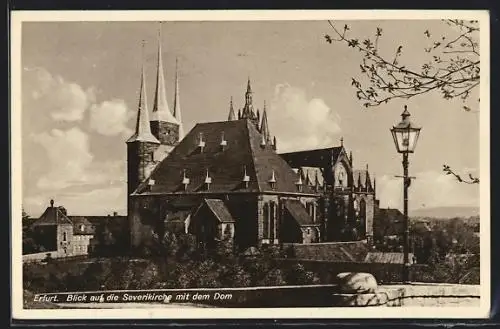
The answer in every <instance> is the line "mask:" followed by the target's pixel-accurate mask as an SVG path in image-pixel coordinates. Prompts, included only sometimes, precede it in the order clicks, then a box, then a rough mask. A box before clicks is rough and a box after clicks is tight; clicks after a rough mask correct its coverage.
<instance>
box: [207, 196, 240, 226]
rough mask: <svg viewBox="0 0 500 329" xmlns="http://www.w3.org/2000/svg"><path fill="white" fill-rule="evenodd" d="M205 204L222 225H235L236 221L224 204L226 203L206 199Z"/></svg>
mask: <svg viewBox="0 0 500 329" xmlns="http://www.w3.org/2000/svg"><path fill="white" fill-rule="evenodd" d="M205 203H206V204H207V206H208V208H209V209H210V211H211V212H212V213H213V214H214V215H215V217H217V218H218V219H219V220H220V221H221V223H234V221H235V220H234V218H233V216H231V213H230V212H229V210H228V209H227V207H226V205H225V204H224V201H222V200H219V199H205Z"/></svg>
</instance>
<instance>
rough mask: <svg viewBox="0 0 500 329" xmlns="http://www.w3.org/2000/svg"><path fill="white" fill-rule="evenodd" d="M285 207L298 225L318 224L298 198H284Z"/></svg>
mask: <svg viewBox="0 0 500 329" xmlns="http://www.w3.org/2000/svg"><path fill="white" fill-rule="evenodd" d="M285 207H286V209H287V210H288V212H289V213H290V215H291V216H292V217H293V218H294V219H295V220H296V221H297V223H298V224H299V225H300V226H310V225H319V224H316V223H314V222H313V220H312V218H311V216H309V214H308V213H307V211H306V209H305V208H304V206H303V205H302V203H301V202H300V201H299V200H286V201H285Z"/></svg>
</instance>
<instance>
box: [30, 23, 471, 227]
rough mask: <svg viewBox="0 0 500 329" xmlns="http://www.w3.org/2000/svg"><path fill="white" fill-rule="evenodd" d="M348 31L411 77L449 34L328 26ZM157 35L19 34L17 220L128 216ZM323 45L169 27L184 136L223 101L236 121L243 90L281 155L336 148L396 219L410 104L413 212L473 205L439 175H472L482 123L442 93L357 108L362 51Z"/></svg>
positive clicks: (260, 33) (273, 26)
mask: <svg viewBox="0 0 500 329" xmlns="http://www.w3.org/2000/svg"><path fill="white" fill-rule="evenodd" d="M345 23H347V24H348V25H349V26H350V28H351V33H353V35H356V36H359V37H361V38H363V37H367V36H372V35H374V33H375V30H376V27H381V28H382V30H383V37H382V39H381V41H380V51H381V52H382V53H385V54H391V53H392V51H393V50H394V49H395V48H397V46H398V45H400V44H402V45H403V46H404V48H403V55H402V59H401V62H405V63H407V66H408V67H417V68H418V67H420V66H421V65H422V63H423V62H424V56H426V54H425V52H424V50H423V49H424V47H426V46H428V39H426V38H425V37H424V31H425V30H430V31H432V33H435V34H436V35H439V34H447V33H448V34H449V33H454V31H450V28H449V27H448V26H446V25H445V24H444V23H443V22H441V21H437V20H434V21H429V20H427V21H426V20H420V21H404V22H402V21H349V22H336V24H338V26H343V25H344V24H345ZM159 28H160V24H159V23H158V22H58V23H56V22H28V23H27V22H25V23H23V26H22V51H21V63H22V72H21V74H22V76H21V79H22V99H21V100H20V101H21V103H22V113H21V117H22V180H23V207H24V209H25V210H26V211H27V212H28V213H29V214H30V215H31V216H33V217H37V216H39V215H40V214H41V213H42V212H43V211H44V209H45V208H46V207H47V205H48V204H49V200H50V199H54V200H55V202H56V204H57V205H63V206H65V207H66V208H67V210H68V213H69V214H71V215H105V214H109V213H112V212H114V211H116V212H118V213H120V214H126V144H125V141H126V139H127V138H128V137H130V135H131V134H132V132H133V131H132V129H133V127H134V123H135V117H136V111H137V104H138V94H139V85H140V70H141V65H142V64H144V66H145V72H146V86H147V97H148V103H149V109H150V111H151V110H152V105H153V89H154V86H155V75H156V59H157V44H158V42H157V40H158V30H159ZM326 33H332V31H331V30H330V27H329V25H328V23H327V22H326V21H281V22H280V21H266V22H262V21H261V22H256V21H253V22H252V21H246V22H243V21H242V22H207V21H203V22H200V21H199V22H163V23H162V24H161V41H162V44H163V53H162V54H163V60H164V63H163V64H164V69H165V77H166V80H167V81H166V85H167V93H168V95H167V97H168V102H169V105H170V107H171V108H172V106H173V95H174V74H175V60H176V58H177V59H178V62H179V78H180V81H179V85H180V102H181V109H182V118H183V124H184V129H185V130H186V131H189V130H190V129H191V128H192V127H193V126H194V125H195V123H196V122H207V121H222V120H225V119H226V118H227V114H228V110H229V100H230V98H231V97H233V101H234V106H235V108H236V109H238V108H241V107H242V106H243V104H244V93H245V90H246V82H247V79H248V77H250V79H251V83H252V89H253V91H254V97H253V99H254V106H255V107H257V108H260V109H261V110H262V107H263V104H264V102H266V103H267V110H268V120H269V125H270V129H271V133H272V134H273V135H276V138H277V141H278V152H286V151H294V150H303V149H312V148H321V147H331V146H338V145H339V144H340V138H341V137H343V140H344V146H345V147H346V149H347V151H348V152H349V151H352V153H353V158H354V167H355V168H360V169H362V168H365V167H366V165H367V164H368V165H369V170H370V172H371V174H372V177H376V184H377V198H378V199H379V200H380V206H381V207H396V208H400V209H402V181H401V179H399V178H396V177H395V175H401V173H402V165H401V155H400V154H398V153H397V152H396V150H395V147H394V144H393V141H392V137H391V134H390V131H389V129H390V128H391V127H392V125H394V124H396V123H397V122H398V121H399V120H400V114H401V113H402V111H403V106H404V105H405V104H407V105H408V110H409V111H410V113H411V114H412V119H413V121H415V122H416V123H418V124H419V125H421V126H422V127H423V128H422V132H421V135H420V139H419V141H418V145H417V149H416V152H415V153H414V154H412V155H411V156H410V174H411V175H412V176H415V177H416V179H415V180H414V181H413V182H412V185H411V187H410V205H409V207H410V210H411V209H417V208H422V207H441V206H479V187H478V186H477V185H469V184H460V183H458V182H457V181H456V180H454V179H453V178H452V177H451V176H447V175H445V174H444V173H443V172H442V166H443V164H445V163H446V164H448V165H450V166H451V167H452V168H453V169H454V170H456V171H457V172H459V173H461V174H463V173H469V172H471V173H474V174H476V175H478V174H479V173H478V168H479V113H478V112H474V111H472V112H464V111H462V110H461V106H462V103H461V102H460V101H447V100H444V99H442V97H441V95H439V94H437V93H435V94H426V95H423V96H418V97H416V98H413V99H410V100H405V101H404V102H403V101H394V102H389V103H388V104H384V105H383V106H379V107H375V108H370V109H365V108H364V107H363V106H362V103H361V102H360V101H358V100H357V99H356V98H355V91H354V89H353V88H352V87H351V84H350V83H351V78H352V77H358V76H359V74H360V73H359V64H360V61H361V56H360V54H359V52H357V51H355V50H353V49H352V48H348V47H346V46H345V45H344V44H340V43H333V44H328V43H327V42H325V39H324V35H325V34H326ZM142 40H144V41H145V47H144V51H143V52H144V55H142V50H141V42H142ZM143 58H144V60H143ZM475 96H476V95H472V97H473V98H474V97H475ZM475 98H477V97H475ZM469 105H470V104H469ZM472 106H476V107H477V108H478V107H479V105H478V104H477V103H472ZM410 214H411V213H410Z"/></svg>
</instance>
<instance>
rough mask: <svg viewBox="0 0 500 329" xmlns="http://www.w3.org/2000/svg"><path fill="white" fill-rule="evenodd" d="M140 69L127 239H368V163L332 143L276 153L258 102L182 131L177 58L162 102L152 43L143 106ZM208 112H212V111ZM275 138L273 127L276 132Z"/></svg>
mask: <svg viewBox="0 0 500 329" xmlns="http://www.w3.org/2000/svg"><path fill="white" fill-rule="evenodd" d="M145 80H146V79H145V73H144V69H142V73H141V86H140V96H139V106H138V112H137V121H136V126H135V133H134V134H133V136H132V137H130V138H129V139H128V141H127V169H128V220H129V225H130V244H131V247H132V248H134V249H136V248H137V249H140V248H144V247H148V246H150V245H151V244H152V242H153V240H154V237H162V236H163V235H164V234H165V233H166V232H167V231H172V232H177V233H190V234H193V235H194V236H195V237H196V240H197V243H198V244H199V245H201V246H205V247H210V246H213V245H215V243H216V242H217V241H219V240H222V239H230V240H231V241H232V242H233V243H234V244H235V246H237V248H238V249H239V250H244V249H246V248H248V247H250V246H259V245H262V244H274V245H278V244H282V243H318V242H328V241H351V240H362V239H368V240H370V239H371V238H372V235H373V228H372V227H373V214H374V211H375V207H376V204H377V202H376V197H375V181H374V180H373V181H372V179H371V177H370V174H369V172H368V166H366V169H363V170H355V169H353V159H352V154H351V155H349V156H348V155H347V151H346V150H345V148H344V146H343V142H342V141H341V143H340V146H335V147H331V148H326V149H318V150H307V151H301V152H292V153H283V154H279V153H278V152H277V138H276V137H275V136H273V135H272V134H271V132H270V129H269V123H268V117H267V109H266V105H265V103H263V108H262V110H260V109H257V108H254V100H253V96H254V93H253V91H252V87H251V82H250V79H248V82H247V86H246V92H245V98H244V105H243V106H242V108H240V109H239V110H238V111H237V112H235V109H234V105H233V99H232V98H231V101H230V103H229V114H228V116H227V117H226V118H224V119H223V120H221V121H214V122H200V123H197V124H196V125H195V126H194V127H193V128H192V129H191V130H190V131H189V132H188V133H187V134H186V135H184V132H183V126H182V119H181V108H180V98H179V79H178V72H177V65H176V75H175V92H174V102H173V108H172V109H171V108H170V107H169V104H168V101H167V96H166V95H167V93H166V88H165V80H164V73H163V63H162V50H161V44H160V45H159V46H158V63H157V75H156V88H155V95H154V103H153V108H152V112H151V113H149V110H148V102H147V97H146V86H145ZM214 119H216V118H214ZM278 137H279V136H278Z"/></svg>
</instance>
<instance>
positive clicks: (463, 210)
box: [409, 207, 479, 218]
mask: <svg viewBox="0 0 500 329" xmlns="http://www.w3.org/2000/svg"><path fill="white" fill-rule="evenodd" d="M409 215H410V216H411V217H433V218H454V217H465V218H467V217H473V216H479V207H436V208H421V209H415V210H410V213H409Z"/></svg>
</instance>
